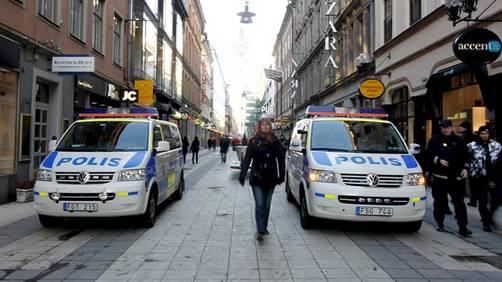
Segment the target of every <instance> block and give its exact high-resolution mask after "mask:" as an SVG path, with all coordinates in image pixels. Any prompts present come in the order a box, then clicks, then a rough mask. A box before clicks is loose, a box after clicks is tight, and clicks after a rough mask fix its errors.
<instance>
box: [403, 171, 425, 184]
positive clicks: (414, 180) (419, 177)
mask: <svg viewBox="0 0 502 282" xmlns="http://www.w3.org/2000/svg"><path fill="white" fill-rule="evenodd" d="M406 184H408V186H424V185H425V177H424V175H423V174H421V173H410V174H408V177H407V178H406Z"/></svg>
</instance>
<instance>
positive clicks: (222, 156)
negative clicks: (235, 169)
mask: <svg viewBox="0 0 502 282" xmlns="http://www.w3.org/2000/svg"><path fill="white" fill-rule="evenodd" d="M221 162H222V163H226V162H227V153H226V152H225V153H224V152H221Z"/></svg>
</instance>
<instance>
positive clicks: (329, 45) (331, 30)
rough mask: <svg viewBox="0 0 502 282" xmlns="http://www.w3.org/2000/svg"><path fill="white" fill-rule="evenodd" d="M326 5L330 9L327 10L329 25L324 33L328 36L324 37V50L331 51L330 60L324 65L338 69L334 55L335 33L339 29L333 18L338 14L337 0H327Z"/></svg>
mask: <svg viewBox="0 0 502 282" xmlns="http://www.w3.org/2000/svg"><path fill="white" fill-rule="evenodd" d="M324 5H326V6H327V8H328V10H327V11H326V17H328V25H327V26H326V28H325V29H324V33H325V35H326V37H325V38H324V50H325V51H327V52H329V56H328V60H327V61H326V63H325V64H324V67H325V68H327V67H328V66H329V65H331V66H333V68H335V69H337V68H338V66H337V65H336V62H335V58H334V57H333V51H336V38H335V35H336V34H337V33H338V31H337V30H336V28H335V25H334V24H333V18H334V17H335V16H336V14H335V7H336V2H335V1H333V0H329V1H325V2H324Z"/></svg>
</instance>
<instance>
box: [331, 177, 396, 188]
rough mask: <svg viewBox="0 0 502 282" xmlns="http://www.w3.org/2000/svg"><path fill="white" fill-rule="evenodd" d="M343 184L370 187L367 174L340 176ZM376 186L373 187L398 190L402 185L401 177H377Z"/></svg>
mask: <svg viewBox="0 0 502 282" xmlns="http://www.w3.org/2000/svg"><path fill="white" fill-rule="evenodd" d="M341 176H342V181H343V184H345V185H349V186H362V187H371V186H370V185H369V183H368V180H367V179H366V177H367V176H368V175H367V174H341ZM378 179H379V181H378V184H377V185H376V186H375V187H381V188H398V187H401V185H402V184H403V176H402V175H384V174H379V175H378Z"/></svg>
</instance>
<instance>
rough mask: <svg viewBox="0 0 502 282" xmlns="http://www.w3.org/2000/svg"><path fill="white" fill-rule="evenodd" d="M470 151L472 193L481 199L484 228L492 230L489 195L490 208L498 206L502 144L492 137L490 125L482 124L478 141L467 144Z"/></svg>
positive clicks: (480, 208) (480, 206) (480, 211)
mask: <svg viewBox="0 0 502 282" xmlns="http://www.w3.org/2000/svg"><path fill="white" fill-rule="evenodd" d="M467 150H468V151H469V156H470V159H471V161H470V163H469V183H470V187H471V188H472V189H471V193H473V194H475V198H476V199H478V200H479V214H480V215H481V221H482V222H483V230H484V231H486V232H491V231H492V229H491V224H492V218H491V216H492V214H493V211H492V210H491V209H490V210H488V197H489V196H490V198H491V201H490V208H496V206H497V205H496V201H497V199H498V195H497V193H496V192H497V189H496V185H495V183H496V174H495V163H496V162H497V159H498V156H499V154H500V151H501V150H502V145H500V143H499V142H497V141H495V140H493V139H490V131H489V130H488V127H486V126H481V127H480V128H479V130H478V133H477V138H476V141H473V142H471V143H469V144H467Z"/></svg>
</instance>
